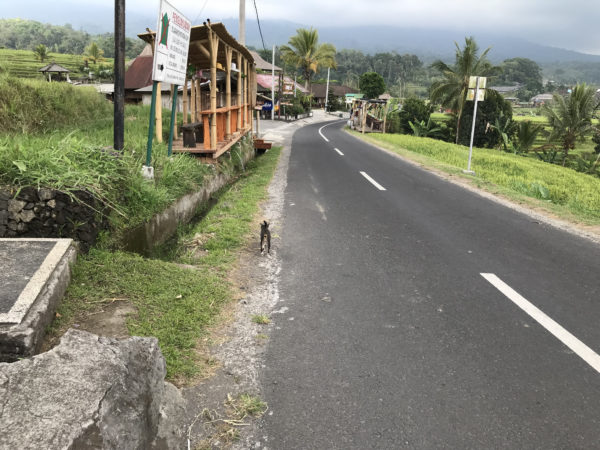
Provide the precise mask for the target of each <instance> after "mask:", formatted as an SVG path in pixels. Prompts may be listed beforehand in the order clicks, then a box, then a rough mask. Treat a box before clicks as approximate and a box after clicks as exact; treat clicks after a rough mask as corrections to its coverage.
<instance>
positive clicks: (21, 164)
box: [12, 161, 27, 173]
mask: <svg viewBox="0 0 600 450" xmlns="http://www.w3.org/2000/svg"><path fill="white" fill-rule="evenodd" d="M12 163H13V164H14V165H15V166H17V168H18V169H19V171H20V172H21V173H23V172H25V171H26V170H27V166H26V165H25V163H24V162H23V161H13V162H12Z"/></svg>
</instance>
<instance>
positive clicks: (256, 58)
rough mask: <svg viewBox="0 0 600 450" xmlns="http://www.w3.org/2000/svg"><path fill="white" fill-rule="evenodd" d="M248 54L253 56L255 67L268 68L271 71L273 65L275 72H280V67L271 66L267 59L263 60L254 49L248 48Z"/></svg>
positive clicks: (259, 68)
mask: <svg viewBox="0 0 600 450" xmlns="http://www.w3.org/2000/svg"><path fill="white" fill-rule="evenodd" d="M250 54H251V55H252V56H253V57H254V64H256V68H257V69H258V70H268V71H272V70H273V67H275V72H281V67H277V66H273V65H272V64H271V63H270V62H269V61H265V60H264V59H263V58H262V57H261V56H260V55H259V54H258V52H255V51H254V50H250Z"/></svg>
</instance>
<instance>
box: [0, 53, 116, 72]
mask: <svg viewBox="0 0 600 450" xmlns="http://www.w3.org/2000/svg"><path fill="white" fill-rule="evenodd" d="M52 61H54V62H56V63H57V64H60V65H61V66H63V67H66V68H67V69H69V70H70V71H71V73H70V77H71V78H79V77H83V76H85V75H87V73H84V72H82V71H81V70H80V68H81V67H82V66H83V55H68V54H62V53H54V52H52V53H50V56H49V57H48V59H46V60H45V61H44V62H43V63H42V62H40V61H39V60H38V59H37V58H36V57H35V56H34V55H33V52H32V51H31V50H11V49H0V68H2V69H3V70H5V71H7V72H8V73H10V74H11V75H13V76H15V77H19V78H41V77H42V75H41V74H40V73H39V72H38V69H40V68H42V67H44V66H45V65H47V64H49V63H51V62H52ZM102 64H105V65H108V64H110V65H112V64H113V59H112V58H106V59H105V60H104V61H103V62H102ZM94 68H95V65H94V64H90V69H91V70H92V71H94Z"/></svg>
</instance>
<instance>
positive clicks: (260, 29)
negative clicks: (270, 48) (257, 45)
mask: <svg viewBox="0 0 600 450" xmlns="http://www.w3.org/2000/svg"><path fill="white" fill-rule="evenodd" d="M254 10H255V11H256V22H257V23H258V32H259V33H260V40H261V41H262V46H263V50H264V51H267V47H265V40H264V38H263V34H262V28H261V27H260V19H259V18H258V8H257V7H256V0H254Z"/></svg>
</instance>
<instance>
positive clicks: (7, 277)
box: [0, 238, 77, 361]
mask: <svg viewBox="0 0 600 450" xmlns="http://www.w3.org/2000/svg"><path fill="white" fill-rule="evenodd" d="M76 255H77V251H76V249H75V247H74V245H73V241H72V240H71V239H35V238H23V239H16V238H15V239H0V263H1V265H0V286H1V289H0V361H14V360H16V359H19V358H22V357H26V356H31V355H33V354H35V353H36V351H37V349H38V347H39V344H40V341H41V338H42V337H43V334H44V330H45V328H46V327H47V326H48V325H49V324H50V322H51V321H52V317H53V315H54V312H55V310H56V306H57V305H58V302H59V301H60V299H61V298H62V296H63V295H64V292H65V290H66V288H67V286H68V284H69V281H70V277H71V273H70V265H71V264H72V263H73V262H74V261H75V259H76Z"/></svg>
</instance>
